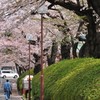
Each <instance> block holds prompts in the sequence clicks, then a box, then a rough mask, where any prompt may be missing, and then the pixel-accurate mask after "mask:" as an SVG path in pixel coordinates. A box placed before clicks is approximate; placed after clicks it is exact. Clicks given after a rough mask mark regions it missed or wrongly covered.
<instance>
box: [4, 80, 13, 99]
mask: <svg viewBox="0 0 100 100" xmlns="http://www.w3.org/2000/svg"><path fill="white" fill-rule="evenodd" d="M11 93H12V86H11V83H10V82H9V80H6V82H5V83H4V95H5V100H9V99H10V95H11Z"/></svg>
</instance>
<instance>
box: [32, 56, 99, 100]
mask: <svg viewBox="0 0 100 100" xmlns="http://www.w3.org/2000/svg"><path fill="white" fill-rule="evenodd" d="M32 86H33V87H32V94H33V97H34V100H38V99H39V96H40V73H39V74H37V75H36V76H34V78H33V81H32ZM44 86H45V100H100V59H94V58H82V59H74V60H63V61H61V62H59V63H56V64H53V65H51V66H49V67H47V68H46V69H45V70H44Z"/></svg>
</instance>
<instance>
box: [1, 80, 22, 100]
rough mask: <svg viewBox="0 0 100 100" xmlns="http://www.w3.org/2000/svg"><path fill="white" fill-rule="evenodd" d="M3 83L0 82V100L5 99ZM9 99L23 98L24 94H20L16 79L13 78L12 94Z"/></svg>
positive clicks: (20, 99)
mask: <svg viewBox="0 0 100 100" xmlns="http://www.w3.org/2000/svg"><path fill="white" fill-rule="evenodd" d="M3 83H4V82H2V83H0V100H5V96H4V90H3ZM9 100H23V98H22V96H20V95H19V94H18V91H17V84H16V81H15V80H14V81H13V80H12V95H11V98H10V99H9Z"/></svg>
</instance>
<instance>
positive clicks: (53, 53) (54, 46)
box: [47, 41, 58, 65]
mask: <svg viewBox="0 0 100 100" xmlns="http://www.w3.org/2000/svg"><path fill="white" fill-rule="evenodd" d="M57 50H58V45H57V42H56V41H53V43H52V50H51V56H49V55H48V56H47V61H48V65H51V64H54V63H55V59H56V55H57Z"/></svg>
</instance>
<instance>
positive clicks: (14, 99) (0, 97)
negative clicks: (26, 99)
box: [0, 95, 23, 100]
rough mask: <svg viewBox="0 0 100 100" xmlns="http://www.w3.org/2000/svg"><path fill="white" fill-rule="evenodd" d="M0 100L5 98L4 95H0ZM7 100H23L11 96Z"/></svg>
mask: <svg viewBox="0 0 100 100" xmlns="http://www.w3.org/2000/svg"><path fill="white" fill-rule="evenodd" d="M0 100H5V96H4V95H0ZM9 100H23V98H22V96H14V95H11V97H10V99H9Z"/></svg>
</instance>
